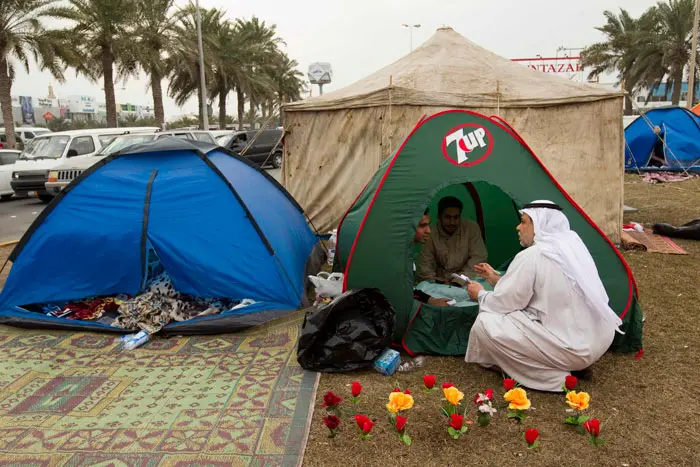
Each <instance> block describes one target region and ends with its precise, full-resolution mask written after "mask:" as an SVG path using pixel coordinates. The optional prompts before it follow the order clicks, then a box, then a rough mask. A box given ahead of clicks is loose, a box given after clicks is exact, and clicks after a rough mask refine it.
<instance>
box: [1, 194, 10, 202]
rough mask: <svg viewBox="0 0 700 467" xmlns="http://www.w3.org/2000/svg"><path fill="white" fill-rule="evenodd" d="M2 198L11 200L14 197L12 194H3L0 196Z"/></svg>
mask: <svg viewBox="0 0 700 467" xmlns="http://www.w3.org/2000/svg"><path fill="white" fill-rule="evenodd" d="M0 199H1V200H3V201H9V200H11V199H12V195H11V194H9V195H2V196H0Z"/></svg>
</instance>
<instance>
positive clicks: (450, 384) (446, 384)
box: [442, 383, 454, 389]
mask: <svg viewBox="0 0 700 467" xmlns="http://www.w3.org/2000/svg"><path fill="white" fill-rule="evenodd" d="M452 386H454V384H452V383H442V389H447V388H451V387H452Z"/></svg>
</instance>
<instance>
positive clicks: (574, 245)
mask: <svg viewBox="0 0 700 467" xmlns="http://www.w3.org/2000/svg"><path fill="white" fill-rule="evenodd" d="M531 204H550V205H552V206H556V204H554V203H553V202H552V201H547V200H537V201H533V202H532V203H531ZM557 207H558V206H557ZM520 212H521V213H525V214H527V215H528V216H530V218H531V219H532V222H533V224H534V227H535V243H536V244H537V245H538V246H539V247H540V251H542V254H543V255H544V256H546V257H547V258H550V259H551V260H552V261H554V263H555V264H557V266H559V267H560V268H561V270H562V271H563V272H564V275H565V276H566V277H567V278H568V279H569V280H570V281H571V283H572V285H573V286H574V289H575V290H576V291H577V292H578V293H580V294H581V295H582V296H583V298H584V300H585V301H586V303H587V304H588V306H589V308H590V309H591V311H592V312H594V313H596V314H598V315H599V316H600V318H601V319H603V320H605V322H607V323H609V324H610V326H611V327H612V328H614V329H615V330H616V331H617V332H619V333H620V334H624V333H623V332H622V331H620V328H619V327H620V325H621V324H622V320H621V319H620V318H619V317H618V316H617V314H616V313H615V312H614V311H613V310H612V308H610V306H609V305H608V302H609V299H608V294H607V293H606V292H605V287H603V283H602V282H601V280H600V276H599V275H598V268H596V265H595V262H594V261H593V257H592V256H591V254H590V252H589V251H588V248H586V245H585V244H584V243H583V240H581V237H579V236H578V234H577V233H576V232H574V231H573V230H571V228H570V226H569V220H568V219H567V218H566V216H565V215H564V213H563V212H561V211H560V210H559V209H552V208H546V207H545V208H539V207H531V208H525V209H522V210H521V211H520Z"/></svg>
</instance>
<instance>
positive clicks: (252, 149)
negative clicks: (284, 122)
mask: <svg viewBox="0 0 700 467" xmlns="http://www.w3.org/2000/svg"><path fill="white" fill-rule="evenodd" d="M258 133H259V134H258ZM256 134H257V138H255V135H256ZM283 135H284V130H281V129H276V130H262V131H259V130H250V131H239V132H237V133H236V134H234V135H233V138H231V140H230V141H229V142H228V144H227V145H226V146H225V147H226V148H227V149H229V150H231V151H232V152H234V153H236V154H239V155H241V156H243V157H244V158H246V159H248V160H249V161H251V162H253V163H255V164H258V165H265V164H270V165H272V167H274V168H276V169H279V168H280V167H282V157H283V156H282V136H283ZM254 138H255V139H254ZM251 142H252V144H250V143H251Z"/></svg>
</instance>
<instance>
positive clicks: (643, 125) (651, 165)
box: [625, 107, 700, 171]
mask: <svg viewBox="0 0 700 467" xmlns="http://www.w3.org/2000/svg"><path fill="white" fill-rule="evenodd" d="M657 133H658V134H657ZM625 170H627V171H656V170H665V171H700V117H698V116H697V115H695V114H694V113H693V112H691V111H689V110H688V109H684V108H681V107H662V108H658V109H653V110H649V111H648V112H646V113H645V114H644V115H643V116H639V117H638V118H637V119H636V120H634V121H633V122H632V123H630V124H629V125H628V126H627V128H625Z"/></svg>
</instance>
